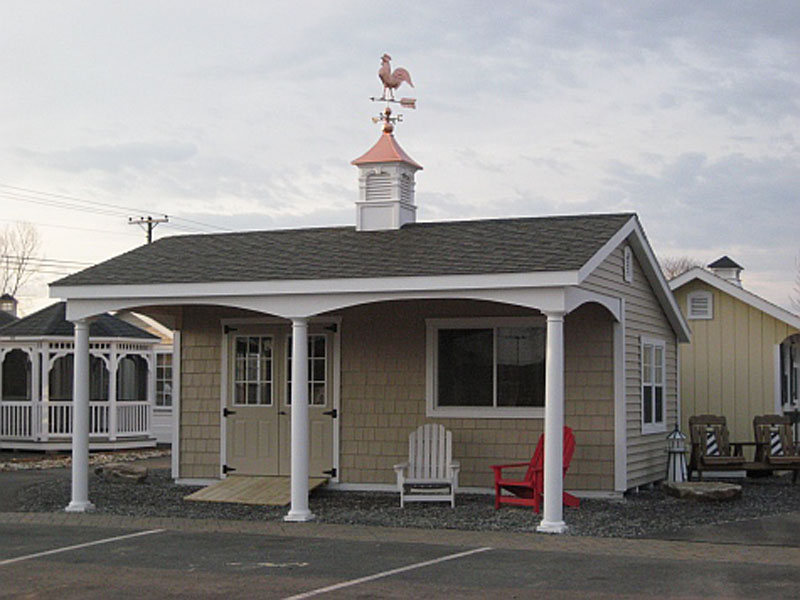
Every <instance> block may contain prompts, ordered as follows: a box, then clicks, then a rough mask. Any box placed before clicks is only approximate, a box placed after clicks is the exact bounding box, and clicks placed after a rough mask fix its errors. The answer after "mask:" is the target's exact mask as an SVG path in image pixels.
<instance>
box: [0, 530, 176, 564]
mask: <svg viewBox="0 0 800 600" xmlns="http://www.w3.org/2000/svg"><path fill="white" fill-rule="evenodd" d="M162 531H166V529H150V530H149V531H139V532H137V533H129V534H126V535H118V536H115V537H110V538H105V539H102V540H95V541H94V542H85V543H83V544H75V545H74V546H65V547H63V548H54V549H53V550H45V551H44V552H36V553H35V554H26V555H25V556H17V557H16V558H7V559H5V560H0V567H2V566H4V565H10V564H13V563H18V562H22V561H23V560H31V559H32V558H39V557H42V556H49V555H51V554H59V553H61V552H69V551H71V550H80V549H81V548H88V547H90V546H98V545H100V544H110V543H112V542H118V541H120V540H127V539H130V538H135V537H141V536H143V535H152V534H154V533H161V532H162Z"/></svg>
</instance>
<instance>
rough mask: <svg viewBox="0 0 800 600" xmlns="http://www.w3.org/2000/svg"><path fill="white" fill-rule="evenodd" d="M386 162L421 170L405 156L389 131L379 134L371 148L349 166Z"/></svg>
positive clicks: (404, 152) (413, 161)
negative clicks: (403, 164)
mask: <svg viewBox="0 0 800 600" xmlns="http://www.w3.org/2000/svg"><path fill="white" fill-rule="evenodd" d="M386 162H404V163H408V164H409V165H411V166H413V167H416V168H417V169H422V165H420V164H419V163H417V161H415V160H414V159H413V158H411V157H410V156H409V155H408V154H406V151H405V150H403V149H402V148H401V147H400V144H398V143H397V140H396V139H394V135H393V134H392V133H391V131H386V130H384V132H383V133H382V134H381V137H380V138H379V139H378V141H377V142H376V143H375V145H374V146H373V147H372V148H370V149H369V150H367V152H366V153H364V154H363V155H361V156H359V157H358V158H357V159H355V160H354V161H352V162H351V163H350V164H353V165H356V166H358V165H365V164H369V163H386Z"/></svg>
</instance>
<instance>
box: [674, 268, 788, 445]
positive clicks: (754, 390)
mask: <svg viewBox="0 0 800 600" xmlns="http://www.w3.org/2000/svg"><path fill="white" fill-rule="evenodd" d="M708 268H709V269H710V271H709V270H706V269H702V268H699V267H697V268H694V269H691V270H689V271H687V272H686V273H683V274H682V275H680V276H678V277H676V278H674V279H673V280H672V281H670V287H671V288H672V290H673V292H674V294H675V298H676V300H677V302H678V305H679V306H680V308H681V311H682V312H683V314H684V316H685V317H686V319H687V321H688V323H689V326H690V328H691V331H692V342H691V344H683V345H681V347H680V361H679V363H680V381H681V386H680V391H681V426H682V428H683V430H684V431H688V420H689V417H690V416H692V415H697V414H716V415H723V416H725V417H726V418H727V421H728V427H729V429H730V432H731V439H732V440H736V441H747V440H750V439H751V438H752V437H753V417H755V416H756V415H762V414H779V413H782V412H789V411H794V410H796V409H798V407H800V403H799V402H798V369H799V368H800V316H797V315H795V314H792V313H790V312H789V311H786V310H784V309H782V308H780V307H778V306H776V305H774V304H772V303H770V302H768V301H766V300H764V299H763V298H761V297H759V296H757V295H756V294H753V293H752V292H749V291H747V290H746V289H744V288H743V287H742V281H741V277H740V274H741V271H742V267H741V266H740V265H738V264H736V263H735V262H734V261H732V260H731V259H730V258H728V257H727V256H725V257H723V258H721V259H719V260H717V261H715V262H713V263H711V264H710V265H708Z"/></svg>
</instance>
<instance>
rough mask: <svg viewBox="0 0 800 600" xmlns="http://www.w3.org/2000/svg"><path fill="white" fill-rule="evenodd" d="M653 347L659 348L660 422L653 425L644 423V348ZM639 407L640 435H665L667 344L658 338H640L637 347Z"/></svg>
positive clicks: (653, 399)
mask: <svg viewBox="0 0 800 600" xmlns="http://www.w3.org/2000/svg"><path fill="white" fill-rule="evenodd" d="M645 346H653V347H654V348H656V347H659V348H661V388H662V390H663V391H662V394H661V399H662V402H661V410H662V414H661V421H660V422H659V421H654V422H653V423H645V422H644V347H645ZM639 377H640V382H639V383H640V385H639V406H640V407H641V412H642V415H641V423H642V434H643V435H647V434H651V433H665V432H666V431H667V343H666V342H665V341H664V340H662V339H658V338H648V337H644V336H642V338H641V340H640V345H639ZM652 402H653V412H654V413H655V393H654V394H653V397H652Z"/></svg>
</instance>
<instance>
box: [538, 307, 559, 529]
mask: <svg viewBox="0 0 800 600" xmlns="http://www.w3.org/2000/svg"><path fill="white" fill-rule="evenodd" d="M545 315H546V316H547V354H546V356H545V364H546V369H547V370H546V375H545V385H544V388H545V401H544V511H543V514H542V522H541V523H540V524H539V526H538V527H537V528H536V530H537V531H540V532H542V533H564V532H565V531H566V530H567V525H566V523H564V504H563V492H564V471H563V469H564V467H563V463H564V459H563V453H564V433H563V431H564V313H563V312H560V311H559V312H547V313H545Z"/></svg>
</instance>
